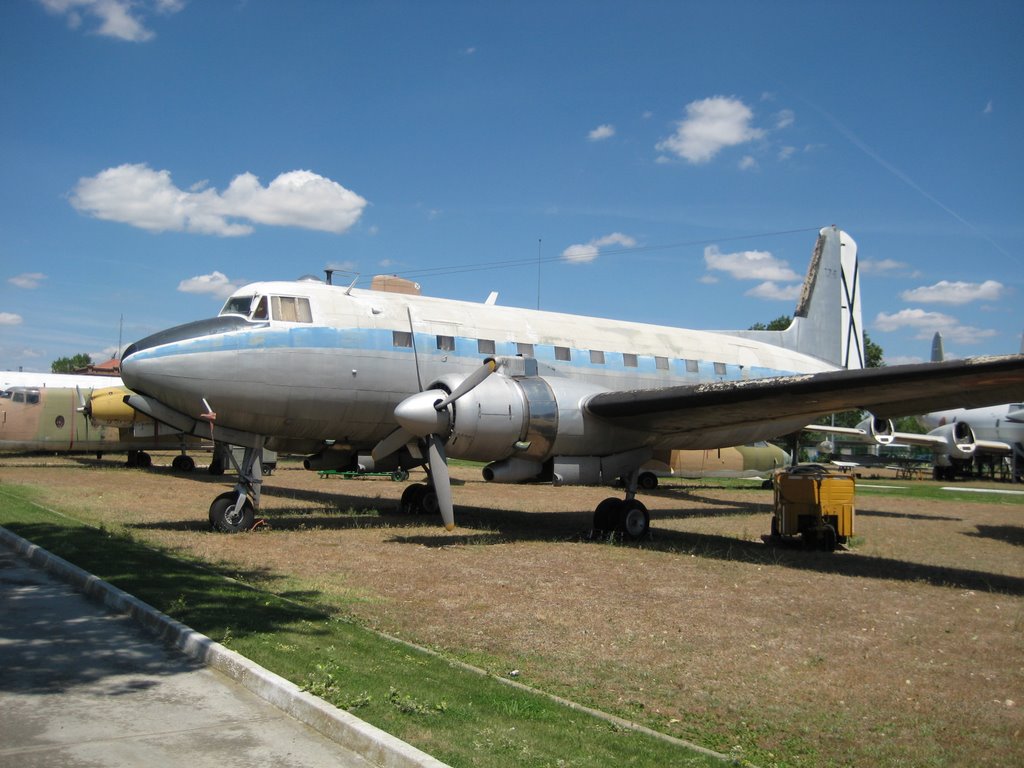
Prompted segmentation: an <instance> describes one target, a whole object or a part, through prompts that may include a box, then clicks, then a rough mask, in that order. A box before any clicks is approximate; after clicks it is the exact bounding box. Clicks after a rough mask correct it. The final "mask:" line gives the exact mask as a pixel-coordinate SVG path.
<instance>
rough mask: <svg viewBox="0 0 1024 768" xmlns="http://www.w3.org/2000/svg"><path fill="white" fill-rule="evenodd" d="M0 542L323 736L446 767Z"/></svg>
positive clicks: (67, 567) (1, 533)
mask: <svg viewBox="0 0 1024 768" xmlns="http://www.w3.org/2000/svg"><path fill="white" fill-rule="evenodd" d="M0 543H3V544H5V545H6V546H7V547H9V548H10V549H12V550H14V551H15V552H16V553H18V554H19V555H20V556H21V557H22V558H24V559H25V560H27V561H28V562H29V563H30V564H32V565H33V566H35V567H37V568H41V569H43V570H45V571H47V572H48V573H51V574H53V575H54V576H56V577H57V578H59V579H61V580H63V581H65V582H67V583H68V584H70V585H71V586H73V587H74V588H75V589H76V590H78V591H79V592H82V593H83V594H85V595H88V596H89V597H90V598H92V599H93V600H96V601H97V602H100V603H103V604H104V605H105V606H107V607H108V608H110V609H111V610H113V611H116V612H118V613H122V614H127V615H128V616H130V617H131V618H132V619H133V620H134V621H135V622H137V623H138V624H140V625H142V626H143V627H144V628H145V629H146V631H148V632H149V633H150V634H152V635H155V636H156V637H157V638H159V639H161V640H162V641H164V642H165V643H167V644H169V645H171V646H173V647H175V648H177V649H178V650H180V651H181V652H182V653H184V654H185V655H187V656H189V657H191V658H193V659H195V660H197V661H199V662H201V663H203V664H205V665H207V666H209V667H212V668H213V669H216V670H217V671H219V672H221V673H223V674H225V675H227V676H228V677H230V678H231V679H232V680H235V681H236V682H238V683H239V684H241V685H242V686H244V687H245V688H247V689H249V690H250V691H252V692H253V693H255V694H256V695H257V696H259V697H260V698H262V699H264V700H266V701H268V702H270V703H271V704H273V705H274V706H275V707H277V708H278V709H280V710H282V711H283V712H286V713H287V714H289V715H291V716H292V717H294V718H295V719H296V720H298V721H300V722H302V723H305V724H306V725H308V726H310V727H311V728H313V729H314V730H316V731H319V732H320V733H322V734H323V735H324V736H326V737H327V738H329V739H331V740H333V741H336V742H337V743H339V744H341V745H343V746H345V747H347V748H348V749H351V750H352V751H354V752H356V753H358V754H360V755H362V756H363V757H364V758H366V759H367V760H369V761H370V762H373V763H376V764H377V765H380V766H382V768H448V767H447V765H446V764H445V763H442V762H441V761H440V760H437V759H435V758H433V757H431V756H430V755H428V754H427V753H425V752H422V751H420V750H418V749H416V748H415V747H413V746H411V745H410V744H406V743H405V742H404V741H402V740H401V739H398V738H396V737H394V736H392V735H391V734H389V733H387V732H386V731H382V730H381V729H380V728H377V727H375V726H373V725H370V724H369V723H367V722H364V721H362V720H360V719H359V718H358V717H356V716H354V715H352V714H350V713H348V712H346V711H345V710H343V709H338V708H337V707H335V706H333V705H331V704H328V703H327V702H325V701H324V700H323V699H320V698H317V697H316V696H313V695H312V694H309V693H306V692H305V691H302V690H300V689H299V687H298V686H297V685H295V684H294V683H292V682H290V681H288V680H285V679H284V678H283V677H281V676H280V675H276V674H274V673H273V672H271V671H270V670H268V669H264V668H263V667H261V666H259V665H258V664H256V663H254V662H252V661H250V660H249V659H247V658H245V657H244V656H242V655H240V654H238V653H235V652H234V651H232V650H230V649H228V648H225V647H224V646H223V645H221V644H220V643H217V642H214V641H213V640H211V639H210V638H209V637H207V636H206V635H203V634H200V633H199V632H196V631H195V630H194V629H192V628H190V627H187V626H185V625H184V624H182V623H181V622H180V621H175V620H174V619H172V618H171V617H170V616H168V615H166V614H164V613H161V612H160V611H158V610H157V609H156V608H154V607H153V606H151V605H148V604H147V603H144V602H142V601H141V600H139V599H138V598H137V597H133V596H132V595H129V594H128V593H127V592H125V591H124V590H121V589H118V588H117V587H115V586H114V585H113V584H109V583H107V582H105V581H103V580H102V579H100V578H99V577H97V576H94V575H92V574H91V573H88V572H87V571H84V570H82V569H81V568H79V567H78V566H77V565H74V564H72V563H69V562H68V561H67V560H64V559H63V558H61V557H58V556H57V555H54V554H53V553H51V552H48V551H47V550H45V549H43V548H42V547H39V546H37V545H35V544H33V543H32V542H30V541H28V540H27V539H23V538H22V537H21V536H18V535H17V534H16V533H13V532H11V531H9V530H7V529H6V528H3V527H2V526H0Z"/></svg>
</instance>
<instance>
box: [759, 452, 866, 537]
mask: <svg viewBox="0 0 1024 768" xmlns="http://www.w3.org/2000/svg"><path fill="white" fill-rule="evenodd" d="M774 485H775V509H774V512H773V513H772V536H773V537H778V536H781V537H795V536H799V537H800V538H801V540H802V541H803V543H804V545H806V546H808V547H814V548H816V549H823V550H826V551H828V552H832V551H833V550H835V548H836V547H837V546H838V545H839V544H845V543H846V542H847V541H848V540H849V539H850V538H851V537H852V536H853V520H854V509H853V499H854V493H855V486H856V481H855V480H854V478H853V476H852V475H848V474H842V473H839V472H830V471H829V470H828V469H827V468H826V467H823V466H821V465H820V464H806V465H802V466H795V467H790V468H789V469H785V470H780V471H778V472H776V474H775V479H774Z"/></svg>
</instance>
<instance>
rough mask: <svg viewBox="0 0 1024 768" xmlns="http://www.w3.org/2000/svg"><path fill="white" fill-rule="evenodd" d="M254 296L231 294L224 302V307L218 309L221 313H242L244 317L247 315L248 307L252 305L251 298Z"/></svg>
mask: <svg viewBox="0 0 1024 768" xmlns="http://www.w3.org/2000/svg"><path fill="white" fill-rule="evenodd" d="M254 298H256V297H255V296H232V297H231V298H230V299H228V300H227V301H226V302H225V303H224V309H222V310H221V311H220V313H221V314H222V315H242V316H244V317H248V316H249V309H250V307H252V300H253V299H254Z"/></svg>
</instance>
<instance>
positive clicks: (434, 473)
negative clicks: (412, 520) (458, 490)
mask: <svg viewBox="0 0 1024 768" xmlns="http://www.w3.org/2000/svg"><path fill="white" fill-rule="evenodd" d="M427 458H428V461H429V463H430V478H431V480H432V481H433V483H434V493H435V494H437V506H438V507H439V508H440V510H441V519H442V520H443V521H444V527H445V528H446V529H448V530H449V531H450V530H452V529H453V528H454V527H455V508H454V506H453V505H452V482H451V478H450V477H449V476H448V460H447V459H446V458H445V455H444V441H443V440H441V438H440V437H438V436H437V435H430V436H429V437H427Z"/></svg>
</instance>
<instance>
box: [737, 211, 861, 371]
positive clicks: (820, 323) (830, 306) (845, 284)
mask: <svg viewBox="0 0 1024 768" xmlns="http://www.w3.org/2000/svg"><path fill="white" fill-rule="evenodd" d="M735 335H737V336H743V337H746V338H752V339H758V340H759V341H765V342H768V343H770V344H777V345H778V346H780V347H785V348H786V349H792V350H794V351H796V352H801V353H803V354H806V355H810V356H811V357H816V358H818V359H820V360H824V361H826V362H829V363H831V364H832V365H835V366H837V367H840V368H863V367H865V361H864V334H863V331H862V320H861V306H860V271H859V269H858V266H857V243H856V242H855V241H854V239H853V238H852V237H850V236H849V235H848V234H846V232H843V231H842V230H840V229H838V228H837V227H835V226H831V227H825V228H824V229H822V230H821V232H820V233H819V235H818V241H817V243H815V245H814V253H813V254H812V255H811V265H810V267H809V268H808V270H807V276H806V277H805V278H804V284H803V288H802V289H801V290H800V298H799V300H798V301H797V306H796V311H795V312H794V313H793V322H792V323H791V324H790V326H789V328H787V329H786V330H784V331H739V332H736V333H735Z"/></svg>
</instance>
